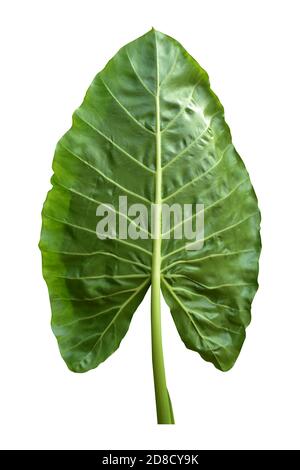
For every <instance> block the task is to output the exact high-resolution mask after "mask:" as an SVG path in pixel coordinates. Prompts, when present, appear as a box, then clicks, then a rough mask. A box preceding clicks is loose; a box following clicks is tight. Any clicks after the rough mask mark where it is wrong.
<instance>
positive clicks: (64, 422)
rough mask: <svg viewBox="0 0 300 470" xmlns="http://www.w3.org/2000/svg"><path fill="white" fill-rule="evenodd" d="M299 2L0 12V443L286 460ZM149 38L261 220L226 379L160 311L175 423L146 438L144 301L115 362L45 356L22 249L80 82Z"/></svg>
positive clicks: (297, 282) (15, 5)
mask: <svg viewBox="0 0 300 470" xmlns="http://www.w3.org/2000/svg"><path fill="white" fill-rule="evenodd" d="M299 5H300V4H299V1H297V0H295V1H292V0H284V1H276V0H270V1H268V0H259V1H255V0H244V1H241V0H236V1H235V0H227V1H224V0H221V1H216V0H210V1H202V0H195V1H193V0H184V1H178V0H176V1H175V0H158V1H157V0H151V2H144V1H142V0H127V1H123V0H122V1H116V0H109V1H108V2H102V1H93V0H84V1H75V0H70V1H68V0H59V1H57V0H48V1H40V0H37V1H33V0H27V1H26V2H25V1H15V0H10V1H7V2H4V1H3V2H1V7H0V8H1V11H0V35H1V37H0V45H1V46H0V47H1V55H0V64H1V66H0V81H1V86H0V94H1V96H0V120H1V122H0V129H1V140H0V144H1V146H0V152H1V167H0V168H1V184H0V191H1V231H0V237H1V256H0V268H1V269H0V276H1V284H0V285H1V297H0V302H1V326H0V336H1V339H0V348H1V367H0V380H1V388H0V394H1V398H0V408H1V410H0V427H1V429H0V433H1V437H0V446H1V447H2V448H6V449H8V448H9V449H64V448H66V449H76V448H80V449H90V448H95V449H109V448H110V449H118V448H119V449H138V448H144V449H149V448H150V449H151V448H152V449H161V448H165V449H248V448H249V449H278V448H279V449H281V448H284V449H288V448H298V449H299V448H300V446H299V444H300V437H299V434H300V433H299V422H300V401H299V397H300V376H299V374H300V369H299V355H300V340H299V331H300V309H299V297H298V295H299V291H300V276H299V186H300V183H299V173H300V163H299V162H300V155H299V132H300V131H299V128H300V120H299V109H300V108H299V106H300V102H299V101H300V100H299V84H300V66H299V45H300V33H299V31H300V28H299V14H300V8H299ZM151 26H154V27H155V28H156V29H158V30H161V31H163V32H165V33H167V34H169V35H171V36H173V37H175V38H176V39H177V40H179V41H180V42H181V43H182V44H183V45H184V46H185V48H186V49H187V50H188V51H189V52H190V53H191V54H192V55H193V56H194V57H195V58H196V59H197V60H198V61H199V63H200V64H201V65H202V66H203V67H204V68H205V69H206V70H207V71H208V73H209V75H210V79H211V84H212V88H213V90H214V91H215V92H216V93H217V95H218V96H219V97H220V99H221V101H222V103H223V105H224V107H225V111H226V119H227V122H228V123H229V125H230V127H231V130H232V135H233V140H234V143H235V146H236V148H237V149H238V151H239V153H240V154H241V155H242V157H243V159H244V161H245V163H246V166H247V168H248V170H249V173H250V176H251V179H252V182H253V185H254V187H255V190H256V192H257V195H258V198H259V203H260V208H261V211H262V217H263V222H262V240H263V251H262V256H261V264H260V276H259V282H260V289H259V291H258V294H257V296H256V298H255V300H254V303H253V310H252V312H253V321H252V323H251V326H250V327H249V329H248V331H247V340H246V342H245V345H244V348H243V350H242V353H241V355H240V358H239V359H238V361H237V363H236V365H235V367H234V368H233V369H232V370H231V371H230V372H228V373H221V372H219V371H217V370H216V369H214V367H213V366H212V365H211V364H208V363H206V362H204V361H203V360H202V359H201V358H200V357H199V356H198V355H197V354H196V353H193V352H191V351H188V350H187V349H186V348H185V347H184V345H183V343H181V341H180V338H179V336H178V334H177V332H176V330H175V327H174V325H173V323H172V319H171V316H170V314H169V312H168V309H167V308H166V306H164V309H163V328H164V349H165V356H166V368H167V378H168V385H169V389H170V391H171V396H172V401H173V406H174V410H175V417H176V422H177V424H176V426H160V427H159V426H157V425H156V424H155V407H154V394H153V384H152V370H151V356H150V354H151V353H150V323H149V319H150V314H149V297H148V296H147V298H146V299H145V301H144V302H143V304H142V306H141V307H140V308H139V309H138V311H137V312H136V314H135V315H134V319H133V321H132V324H131V328H130V331H129V333H128V334H127V336H126V338H125V339H124V341H123V342H122V344H121V347H120V349H119V350H118V351H117V352H116V353H115V354H114V355H113V356H112V357H111V358H110V359H109V360H107V361H106V362H105V363H104V364H102V365H101V366H100V367H99V368H98V369H96V370H93V371H91V372H88V373H86V374H82V375H76V374H74V373H72V372H70V371H68V369H67V368H66V366H65V364H64V362H63V360H62V359H61V358H60V355H59V352H58V348H57V345H56V340H55V338H54V336H53V335H52V332H51V330H50V325H49V321H50V307H49V301H48V294H47V289H46V285H45V283H44V281H43V279H42V275H41V260H40V253H39V251H38V248H37V244H38V240H39V231H40V225H41V219H40V211H41V207H42V203H43V201H44V198H45V196H46V191H47V190H48V189H49V188H50V183H49V179H50V176H51V162H52V157H53V151H54V147H55V144H56V142H57V140H58V139H59V138H60V136H61V135H62V134H63V133H64V132H65V131H66V130H67V129H68V128H69V126H70V124H71V115H72V112H73V110H74V109H75V108H76V107H77V106H78V105H79V104H80V103H81V101H82V98H83V96H84V93H85V91H86V89H87V87H88V85H89V83H90V82H91V80H92V78H93V77H94V75H95V74H96V73H97V72H98V71H99V70H100V69H101V68H102V67H103V66H104V65H105V63H106V62H107V60H108V59H109V58H110V57H111V56H112V55H114V54H115V53H116V51H117V50H118V49H119V48H120V47H121V46H123V45H124V44H125V43H127V42H129V41H131V40H133V39H135V38H136V37H138V36H140V35H142V34H144V33H145V32H146V31H147V30H149V29H150V28H151Z"/></svg>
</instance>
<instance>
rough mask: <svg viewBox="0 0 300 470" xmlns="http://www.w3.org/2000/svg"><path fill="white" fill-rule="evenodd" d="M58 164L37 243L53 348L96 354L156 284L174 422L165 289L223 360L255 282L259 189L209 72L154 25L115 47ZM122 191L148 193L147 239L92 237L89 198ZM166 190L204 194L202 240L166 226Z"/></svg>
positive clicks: (143, 196) (170, 198)
mask: <svg viewBox="0 0 300 470" xmlns="http://www.w3.org/2000/svg"><path fill="white" fill-rule="evenodd" d="M53 170H54V175H53V177H52V184H53V188H52V189H51V191H50V192H49V193H48V196H47V199H46V202H45V204H44V208H43V226H42V234H41V241H40V248H41V251H42V257H43V274H44V277H45V280H46V282H47V285H48V289H49V293H50V299H51V307H52V328H53V332H54V334H55V336H56V338H57V341H58V344H59V348H60V352H61V355H62V357H63V358H64V360H65V362H66V363H67V365H68V367H69V368H70V369H71V370H72V371H75V372H86V371H88V370H90V369H92V368H95V367H97V366H98V365H99V364H100V363H101V362H103V361H104V360H105V359H106V358H107V357H108V356H110V355H111V354H112V353H113V352H114V351H115V350H116V349H117V348H118V347H119V344H120V342H121V340H122V338H123V337H124V335H125V334H126V332H127V330H128V327H129V324H130V321H131V318H132V316H133V313H134V311H135V310H136V308H137V307H138V305H139V304H140V302H141V301H142V299H143V297H144V295H145V293H146V291H147V289H148V288H149V286H150V285H151V332H152V357H153V372H154V384H155V395H156V405H157V418H158V422H159V423H166V424H169V423H173V422H174V418H173V413H172V406H171V401H170V398H169V394H168V391H167V386H166V377H165V368H164V360H163V349H162V337H161V312H160V308H161V307H160V291H161V290H162V293H163V296H164V298H165V300H166V302H167V304H168V305H169V307H170V310H171V313H172V316H173V319H174V321H175V324H176V327H177V330H178V332H179V334H180V336H181V338H182V340H183V342H184V343H185V345H186V346H187V347H188V348H189V349H192V350H194V351H197V352H198V353H199V354H200V355H201V356H202V357H203V359H205V360H206V361H210V362H212V363H213V364H214V365H215V366H216V367H217V368H218V369H221V370H224V371H225V370H228V369H230V368H231V367H232V366H233V364H234V362H235V360H236V358H237V356H238V354H239V351H240V349H241V346H242V344H243V341H244V338H245V327H246V326H247V325H248V323H249V321H250V307H251V302H252V299H253V297H254V294H255V292H256V290H257V273H258V257H259V253H260V237H259V224H260V214H259V210H258V207H257V200H256V196H255V193H254V191H253V189H252V186H251V183H250V180H249V176H248V173H247V171H246V169H245V167H244V164H243V162H242V160H241V159H240V157H239V155H238V154H237V152H236V150H235V148H234V147H233V145H232V142H231V135H230V131H229V128H228V126H227V125H226V123H225V121H224V116H223V107H222V105H221V104H220V102H219V100H218V98H217V97H216V96H215V94H214V93H213V92H212V91H211V89H210V86H209V80H208V76H207V74H206V72H205V71H204V70H203V69H202V68H201V67H200V66H199V65H198V63H197V62H196V61H195V60H194V59H193V58H192V57H191V56H190V55H189V54H188V53H187V52H186V51H185V50H184V49H183V47H182V46H181V45H180V44H179V43H178V42H177V41H175V40H174V39H172V38H170V37H168V36H165V35H164V34H162V33H159V32H157V31H155V30H151V31H150V32H148V33H147V34H146V35H144V36H143V37H141V38H139V39H137V40H136V41H133V42H132V43H130V44H128V45H127V46H125V47H123V48H122V49H121V50H120V51H119V52H118V53H117V54H116V55H115V56H114V57H113V59H111V60H110V61H109V63H108V64H107V66H106V67H105V68H104V70H102V71H101V72H100V73H99V74H98V75H97V76H96V78H95V79H94V81H93V82H92V84H91V86H90V88H89V89H88V91H87V94H86V96H85V99H84V101H83V103H82V105H81V106H80V107H79V108H78V109H77V110H76V111H75V113H74V115H73V123H72V127H71V129H70V130H69V131H68V132H67V133H66V134H65V135H64V136H63V137H62V138H61V140H60V141H59V142H58V145H57V148H56V152H55V157H54V161H53ZM124 195H126V196H127V198H128V202H129V204H133V203H142V204H144V205H145V206H146V207H147V208H149V209H150V205H151V203H156V208H157V210H156V211H155V212H154V216H153V217H154V219H155V229H156V230H157V237H156V238H155V239H151V237H150V236H149V235H151V233H150V231H149V226H148V227H144V228H139V230H140V231H143V232H144V235H145V237H144V238H137V239H135V240H128V239H125V238H121V237H118V238H110V239H104V240H103V239H99V238H98V237H97V236H96V230H95V229H96V226H97V222H98V220H99V217H98V216H97V214H96V208H97V206H98V205H99V204H102V205H103V204H104V206H105V205H106V206H107V207H108V204H112V205H114V206H115V207H116V206H117V205H118V200H119V196H124ZM162 203H168V204H173V203H179V204H185V203H193V204H196V203H203V204H204V214H205V236H204V238H203V240H202V241H203V242H204V245H203V247H202V249H201V250H191V249H188V248H192V246H189V247H188V246H187V242H186V240H184V239H174V238H172V237H171V238H169V239H167V238H165V236H166V234H165V233H162V218H161V208H162ZM117 215H118V216H119V218H120V222H121V221H122V222H123V223H125V222H126V223H133V224H134V225H137V223H136V219H135V220H134V222H132V217H130V216H128V215H126V216H123V215H122V213H120V212H119V213H118V214H117ZM192 218H193V216H191V219H192ZM175 225H176V224H175V222H174V223H173V226H172V227H170V230H169V231H168V232H169V233H168V234H169V235H171V234H172V232H174V230H175ZM139 227H140V226H139ZM192 244H193V242H190V243H189V245H192Z"/></svg>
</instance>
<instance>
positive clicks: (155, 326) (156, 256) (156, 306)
mask: <svg viewBox="0 0 300 470" xmlns="http://www.w3.org/2000/svg"><path fill="white" fill-rule="evenodd" d="M154 35H155V45H156V64H157V76H156V96H155V101H156V173H155V211H154V215H153V216H154V231H155V233H154V240H153V255H152V279H151V280H152V287H151V338H152V365H153V378H154V388H155V400H156V412H157V422H158V424H174V416H173V410H172V404H171V400H170V397H169V393H168V389H167V383H166V374H165V366H164V355H163V347H162V334H161V305H160V282H161V279H160V272H161V212H162V211H161V202H162V198H161V186H162V184H161V178H162V170H161V131H160V97H159V93H160V90H159V61H158V53H157V42H156V32H155V31H154Z"/></svg>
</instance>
